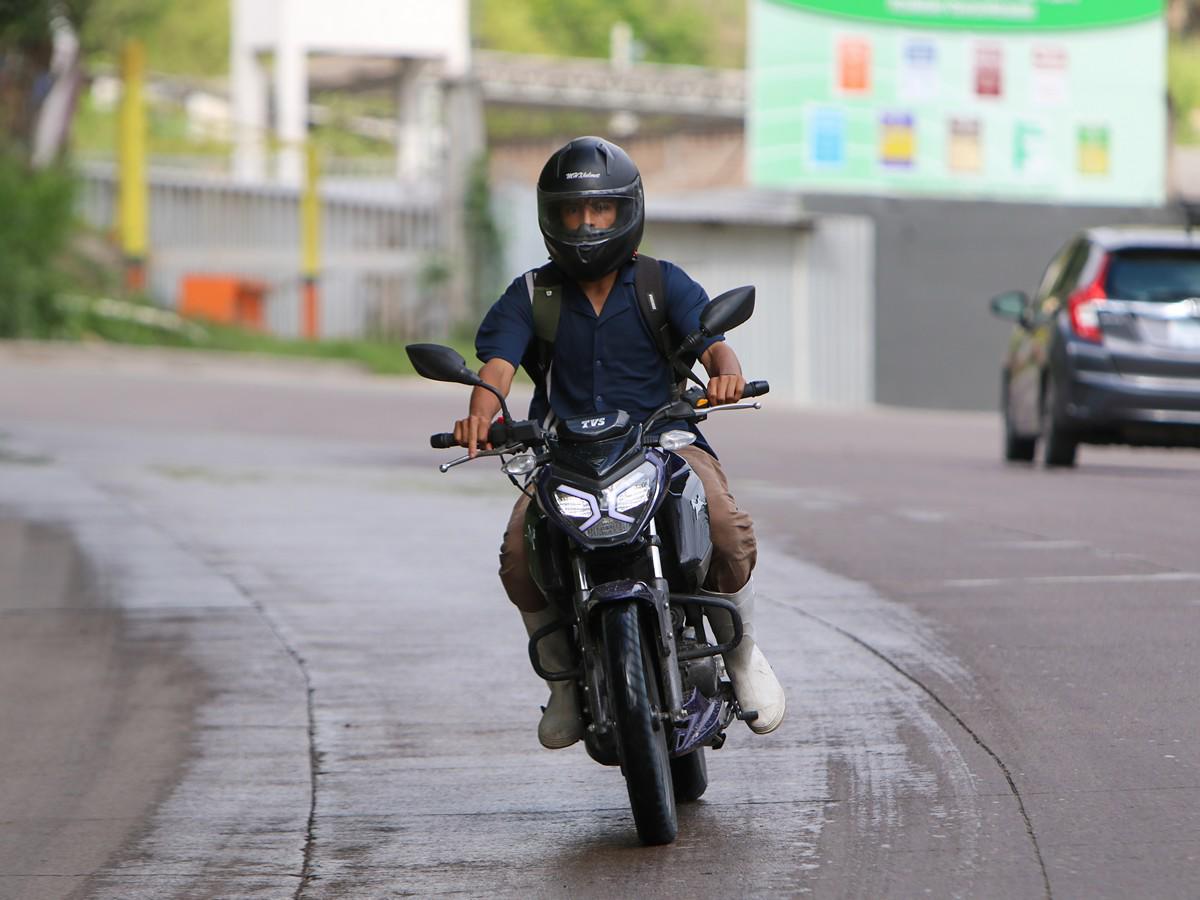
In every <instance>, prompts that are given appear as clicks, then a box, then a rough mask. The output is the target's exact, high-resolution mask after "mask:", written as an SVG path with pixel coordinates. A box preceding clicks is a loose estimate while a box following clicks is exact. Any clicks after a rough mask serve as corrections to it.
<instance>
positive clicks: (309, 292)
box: [300, 139, 321, 341]
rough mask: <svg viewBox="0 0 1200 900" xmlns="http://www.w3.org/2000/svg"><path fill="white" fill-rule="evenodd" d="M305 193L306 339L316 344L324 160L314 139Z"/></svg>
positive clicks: (302, 238)
mask: <svg viewBox="0 0 1200 900" xmlns="http://www.w3.org/2000/svg"><path fill="white" fill-rule="evenodd" d="M304 149H305V156H304V160H305V166H304V193H303V195H302V196H301V198H300V244H301V276H302V278H301V281H302V284H303V292H304V298H303V308H302V315H301V324H302V327H303V331H304V337H305V338H307V339H308V340H310V341H315V340H316V339H317V337H318V336H319V335H320V324H321V303H320V290H319V287H318V279H319V278H320V274H321V191H320V161H319V160H318V158H317V148H316V145H315V144H314V143H313V142H312V140H311V139H310V140H309V141H307V142H306V143H305V145H304Z"/></svg>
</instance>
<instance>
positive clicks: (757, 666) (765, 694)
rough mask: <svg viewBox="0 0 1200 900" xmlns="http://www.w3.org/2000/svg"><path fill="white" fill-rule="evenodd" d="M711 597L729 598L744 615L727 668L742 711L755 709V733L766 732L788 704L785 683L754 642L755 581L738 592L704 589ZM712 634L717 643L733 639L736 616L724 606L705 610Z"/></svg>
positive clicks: (771, 728) (774, 725)
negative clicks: (738, 639) (784, 689)
mask: <svg viewBox="0 0 1200 900" xmlns="http://www.w3.org/2000/svg"><path fill="white" fill-rule="evenodd" d="M700 593H702V594H707V595H708V596H711V597H721V598H723V599H725V600H730V601H732V602H733V605H734V606H735V607H737V611H738V613H739V614H740V615H741V617H742V640H741V642H740V643H739V644H738V645H737V646H736V647H734V648H733V649H732V650H731V651H729V652H728V653H726V654H724V657H725V671H726V673H728V675H729V680H730V681H731V682H732V683H733V693H734V696H735V697H737V701H738V705H739V706H741V708H742V711H743V712H749V711H750V710H754V711H755V712H757V713H758V717H757V718H756V719H754V720H753V721H752V722H747V723H746V724H747V725H749V726H750V729H751V730H752V731H754V732H755V733H756V734H767V733H768V732H771V731H774V730H775V729H776V728H778V727H779V723H780V722H782V721H783V713H784V710H785V708H786V707H787V698H786V697H785V696H784V693H783V685H781V684H780V683H779V679H778V678H776V677H775V672H774V670H773V669H772V668H771V664H770V663H769V662H767V658H766V657H765V656H763V652H762V650H760V649H759V648H758V645H757V644H756V643H755V642H754V581H753V580H750V581H747V582H746V584H745V586H744V587H743V588H742V589H741V590H740V591H738V592H737V593H736V594H718V593H716V592H715V591H701V592H700ZM706 615H707V616H708V621H709V624H710V625H712V630H713V636H714V637H715V638H716V639H717V642H718V643H721V644H724V643H727V642H729V641H732V640H733V619H732V618H731V617H730V615H729V613H727V612H725V610H723V609H716V608H715V607H708V608H707V609H706Z"/></svg>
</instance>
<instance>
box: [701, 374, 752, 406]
mask: <svg viewBox="0 0 1200 900" xmlns="http://www.w3.org/2000/svg"><path fill="white" fill-rule="evenodd" d="M745 389H746V379H745V378H743V377H742V376H741V375H713V376H712V377H711V378H709V379H708V390H707V395H708V405H709V406H721V405H722V404H725V403H737V402H738V401H739V400H741V399H742V391H744V390H745Z"/></svg>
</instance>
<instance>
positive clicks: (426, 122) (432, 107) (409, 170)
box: [396, 59, 445, 181]
mask: <svg viewBox="0 0 1200 900" xmlns="http://www.w3.org/2000/svg"><path fill="white" fill-rule="evenodd" d="M443 114H444V110H443V103H442V85H441V81H440V79H439V78H438V75H437V72H436V71H435V68H434V66H433V65H431V64H430V62H429V61H428V60H422V59H407V60H404V61H403V62H402V63H401V65H400V67H399V69H398V74H397V76H396V177H397V178H398V179H400V180H401V181H405V180H411V179H414V178H422V177H426V176H428V175H430V174H431V173H432V172H434V171H436V169H437V164H438V161H439V159H440V156H441V149H442V138H443V132H444V131H445V126H444V124H443V122H442V118H443Z"/></svg>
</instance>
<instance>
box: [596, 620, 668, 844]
mask: <svg viewBox="0 0 1200 900" xmlns="http://www.w3.org/2000/svg"><path fill="white" fill-rule="evenodd" d="M603 631H604V645H605V652H606V654H607V660H606V661H607V663H608V678H609V694H610V699H611V702H612V713H613V719H614V721H615V724H616V732H617V748H618V752H619V754H620V757H621V771H622V772H623V773H624V774H625V785H626V787H627V788H628V790H629V806H630V808H631V809H632V810H633V821H634V824H635V825H636V826H637V833H638V837H639V838H640V839H641V841H642V843H643V844H669V843H671V842H672V841H674V840H675V835H676V834H677V832H678V830H679V825H678V819H677V817H676V812H675V793H674V787H673V786H672V783H671V760H670V757H669V755H668V753H667V728H666V725H665V723H663V721H662V720H661V719H660V718H659V705H658V703H657V702H655V701H656V700H657V696H658V691H657V686H656V684H655V681H654V670H653V668H651V666H649V665H648V664H647V659H648V657H647V654H646V653H645V650H644V648H643V646H642V643H643V642H642V627H641V621H640V617H639V615H638V607H637V604H636V603H626V604H622V605H614V606H610V607H608V608H607V609H605V610H604V613H603Z"/></svg>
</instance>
